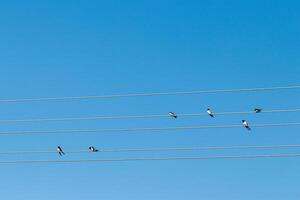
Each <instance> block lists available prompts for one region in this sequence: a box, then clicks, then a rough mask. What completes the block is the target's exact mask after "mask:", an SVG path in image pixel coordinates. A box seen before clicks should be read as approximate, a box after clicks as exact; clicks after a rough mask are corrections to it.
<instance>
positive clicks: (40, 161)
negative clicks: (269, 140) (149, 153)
mask: <svg viewBox="0 0 300 200" xmlns="http://www.w3.org/2000/svg"><path fill="white" fill-rule="evenodd" d="M289 157H290V158H291V157H300V154H270V155H238V156H195V157H166V158H144V157H141V158H115V159H95V160H10V161H0V164H38V163H40V164H42V163H99V162H129V161H172V160H173V161H175V160H177V161H178V160H217V159H242V158H243V159H246V158H248V159H250V158H252V159H254V158H289Z"/></svg>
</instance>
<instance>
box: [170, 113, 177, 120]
mask: <svg viewBox="0 0 300 200" xmlns="http://www.w3.org/2000/svg"><path fill="white" fill-rule="evenodd" d="M169 116H170V117H174V118H175V119H176V118H177V117H178V116H177V114H176V113H174V112H169Z"/></svg>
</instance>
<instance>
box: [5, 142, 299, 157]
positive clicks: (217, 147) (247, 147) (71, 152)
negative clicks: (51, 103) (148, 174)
mask: <svg viewBox="0 0 300 200" xmlns="http://www.w3.org/2000/svg"><path fill="white" fill-rule="evenodd" d="M283 148H300V144H288V145H262V146H212V147H183V148H132V149H99V150H98V151H97V152H92V151H88V150H80V151H65V153H66V154H79V153H93V154H94V153H100V154H101V153H129V152H162V151H205V150H231V149H283ZM54 153H55V154H57V151H6V152H1V151H0V155H18V154H54Z"/></svg>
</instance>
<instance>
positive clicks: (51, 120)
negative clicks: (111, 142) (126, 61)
mask: <svg viewBox="0 0 300 200" xmlns="http://www.w3.org/2000/svg"><path fill="white" fill-rule="evenodd" d="M287 112H300V109H298V108H297V109H285V110H263V111H261V113H287ZM241 114H257V113H256V112H255V111H244V112H243V111H238V112H216V113H214V115H216V116H217V115H241ZM177 116H178V117H204V116H205V117H206V116H208V115H207V113H194V114H177ZM166 117H170V116H169V115H168V114H161V115H124V116H88V117H64V118H35V119H0V123H28V122H57V121H90V120H106V119H107V120H109V119H146V118H166Z"/></svg>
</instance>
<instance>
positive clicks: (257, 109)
mask: <svg viewBox="0 0 300 200" xmlns="http://www.w3.org/2000/svg"><path fill="white" fill-rule="evenodd" d="M254 111H255V112H256V113H260V112H261V111H262V109H261V108H255V109H254Z"/></svg>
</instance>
